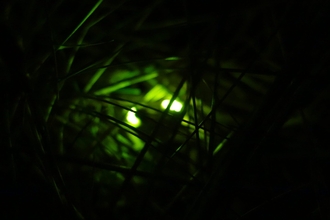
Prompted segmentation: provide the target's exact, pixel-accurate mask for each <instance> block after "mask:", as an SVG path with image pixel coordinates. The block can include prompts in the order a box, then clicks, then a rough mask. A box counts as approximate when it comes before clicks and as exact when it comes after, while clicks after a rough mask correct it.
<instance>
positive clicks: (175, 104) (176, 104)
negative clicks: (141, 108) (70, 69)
mask: <svg viewBox="0 0 330 220" xmlns="http://www.w3.org/2000/svg"><path fill="white" fill-rule="evenodd" d="M169 103H170V100H168V99H166V100H164V101H162V104H161V106H162V107H163V109H166V108H167V106H168V104H169ZM181 109H182V104H181V103H180V102H178V101H176V100H174V102H173V103H172V105H171V107H170V110H171V111H175V112H179V111H181Z"/></svg>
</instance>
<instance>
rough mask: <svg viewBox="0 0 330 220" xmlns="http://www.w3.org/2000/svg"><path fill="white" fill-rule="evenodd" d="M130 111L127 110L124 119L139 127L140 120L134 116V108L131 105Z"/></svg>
mask: <svg viewBox="0 0 330 220" xmlns="http://www.w3.org/2000/svg"><path fill="white" fill-rule="evenodd" d="M131 110H132V111H129V112H128V113H127V116H126V120H127V121H128V122H129V123H130V124H131V125H133V126H134V127H139V126H140V125H141V120H140V119H139V118H137V117H136V116H135V112H136V108H135V107H132V108H131Z"/></svg>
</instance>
